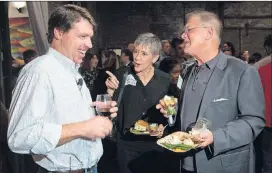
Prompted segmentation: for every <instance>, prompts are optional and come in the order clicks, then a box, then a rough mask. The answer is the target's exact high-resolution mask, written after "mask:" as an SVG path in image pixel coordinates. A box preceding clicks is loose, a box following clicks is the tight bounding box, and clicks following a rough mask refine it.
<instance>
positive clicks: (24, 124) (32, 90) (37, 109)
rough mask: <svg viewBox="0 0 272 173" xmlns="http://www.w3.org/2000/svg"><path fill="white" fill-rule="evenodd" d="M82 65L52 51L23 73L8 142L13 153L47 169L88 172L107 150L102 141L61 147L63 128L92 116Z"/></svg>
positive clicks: (92, 111) (82, 141)
mask: <svg viewBox="0 0 272 173" xmlns="http://www.w3.org/2000/svg"><path fill="white" fill-rule="evenodd" d="M78 67H79V65H78V64H75V63H74V62H73V61H71V60H70V59H69V58H67V57H65V56H64V55H62V54H60V53H59V52H57V51H56V50H55V49H53V48H49V51H48V52H47V54H45V55H43V56H40V57H38V58H37V59H35V60H33V61H31V62H30V63H29V64H27V65H26V66H25V67H24V68H23V69H22V71H21V73H20V75H19V78H18V80H17V84H16V87H15V89H14V91H13V97H12V102H11V106H10V117H9V128H8V144H9V147H10V149H11V150H12V151H14V152H16V153H22V154H32V156H33V158H34V161H35V162H36V163H37V164H39V165H40V166H42V167H44V168H46V169H47V170H49V171H67V170H70V169H71V170H76V169H82V168H90V167H92V166H94V165H96V164H97V162H98V160H99V159H100V157H101V155H102V153H103V148H102V144H101V140H100V139H96V140H94V141H90V140H86V139H81V138H79V139H76V140H73V141H70V142H68V143H66V144H64V145H61V146H58V147H57V144H58V141H59V139H60V136H61V131H62V125H64V124H69V123H74V122H81V121H84V120H88V119H90V118H92V117H94V115H95V112H94V109H93V108H92V107H90V105H91V102H92V99H91V96H90V93H89V90H88V88H87V87H86V84H85V83H84V82H83V85H82V87H79V86H78V85H77V81H78V80H79V79H80V78H82V77H81V75H80V74H79V73H78Z"/></svg>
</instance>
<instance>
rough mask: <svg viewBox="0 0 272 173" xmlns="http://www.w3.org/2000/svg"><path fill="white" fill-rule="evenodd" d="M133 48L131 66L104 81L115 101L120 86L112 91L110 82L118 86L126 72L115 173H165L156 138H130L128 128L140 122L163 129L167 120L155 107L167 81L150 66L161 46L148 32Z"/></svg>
mask: <svg viewBox="0 0 272 173" xmlns="http://www.w3.org/2000/svg"><path fill="white" fill-rule="evenodd" d="M134 45H135V49H134V50H133V60H134V61H133V66H131V67H123V68H120V69H119V70H117V71H116V73H115V76H116V78H115V77H113V76H112V77H110V79H109V78H108V79H107V82H106V84H107V86H108V92H109V93H110V94H113V98H114V99H115V100H117V98H118V96H119V91H120V88H122V87H118V88H117V89H116V90H114V89H113V88H114V85H113V83H111V81H110V80H115V82H116V79H117V80H118V81H119V82H120V84H122V83H123V81H122V80H123V75H124V73H126V72H128V75H127V79H126V81H125V82H124V84H125V85H124V86H125V88H124V90H123V95H122V99H121V102H120V105H119V111H118V118H117V130H118V132H117V153H118V154H117V155H118V157H117V158H118V163H119V168H120V170H119V172H120V173H159V172H166V170H165V169H166V165H165V163H166V160H164V154H163V151H164V150H163V149H162V148H160V147H159V146H158V145H157V144H156V140H157V137H154V136H140V135H134V134H132V133H130V131H129V129H130V128H131V127H133V126H134V124H135V123H136V121H137V120H140V119H142V120H145V121H147V122H149V123H158V124H162V125H164V126H165V125H166V124H167V119H165V118H164V117H163V116H162V115H161V113H160V112H159V111H158V110H157V109H156V107H155V106H156V104H157V103H158V102H159V100H160V99H161V98H163V97H164V96H165V95H167V92H168V89H169V86H170V83H171V78H170V76H169V75H168V74H166V73H164V72H162V71H160V70H158V69H156V68H154V66H153V63H155V62H156V61H157V59H158V57H159V53H160V50H161V43H160V40H159V38H158V37H157V36H155V35H154V34H152V33H145V34H141V35H139V36H138V37H137V39H136V41H135V43H134ZM120 84H119V86H120ZM113 92H114V93H113ZM169 172H170V171H169Z"/></svg>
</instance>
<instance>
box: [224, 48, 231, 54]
mask: <svg viewBox="0 0 272 173" xmlns="http://www.w3.org/2000/svg"><path fill="white" fill-rule="evenodd" d="M222 52H223V53H224V54H225V55H229V56H232V52H231V49H230V48H223V49H222Z"/></svg>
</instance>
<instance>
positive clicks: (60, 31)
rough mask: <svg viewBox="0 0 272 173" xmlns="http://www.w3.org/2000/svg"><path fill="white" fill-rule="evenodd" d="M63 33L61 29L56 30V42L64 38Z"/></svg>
mask: <svg viewBox="0 0 272 173" xmlns="http://www.w3.org/2000/svg"><path fill="white" fill-rule="evenodd" d="M63 33H64V32H63V31H62V30H61V29H59V28H54V37H55V39H56V40H60V39H61V38H62V35H63Z"/></svg>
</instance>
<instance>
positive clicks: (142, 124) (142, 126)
mask: <svg viewBox="0 0 272 173" xmlns="http://www.w3.org/2000/svg"><path fill="white" fill-rule="evenodd" d="M147 128H148V123H147V122H146V121H144V120H138V121H137V122H136V123H135V125H134V129H135V130H138V131H141V132H144V131H147Z"/></svg>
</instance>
